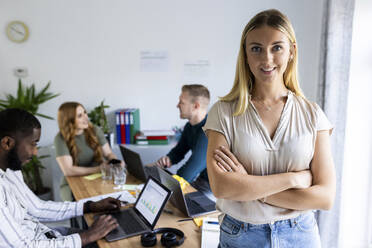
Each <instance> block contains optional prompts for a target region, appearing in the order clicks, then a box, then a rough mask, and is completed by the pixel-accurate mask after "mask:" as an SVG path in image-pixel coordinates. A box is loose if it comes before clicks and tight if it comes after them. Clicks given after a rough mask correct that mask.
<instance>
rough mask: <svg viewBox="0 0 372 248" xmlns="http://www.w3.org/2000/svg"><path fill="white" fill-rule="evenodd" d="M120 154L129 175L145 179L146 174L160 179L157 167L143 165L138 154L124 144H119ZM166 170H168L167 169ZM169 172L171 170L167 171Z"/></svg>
mask: <svg viewBox="0 0 372 248" xmlns="http://www.w3.org/2000/svg"><path fill="white" fill-rule="evenodd" d="M120 151H121V155H122V156H123V159H124V161H125V163H126V165H127V170H128V171H129V173H130V174H131V175H133V176H134V177H136V178H137V179H139V180H141V181H143V182H144V181H146V179H147V177H148V176H152V177H153V178H155V179H157V180H158V181H160V177H159V173H158V169H157V167H156V166H145V165H144V164H143V163H142V160H141V157H140V155H139V154H138V153H137V152H135V151H132V150H130V149H128V148H126V147H124V146H120ZM167 172H168V171H167ZM168 173H170V174H171V172H168Z"/></svg>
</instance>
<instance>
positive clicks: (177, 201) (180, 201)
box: [158, 170, 216, 217]
mask: <svg viewBox="0 0 372 248" xmlns="http://www.w3.org/2000/svg"><path fill="white" fill-rule="evenodd" d="M158 172H159V176H160V181H161V183H162V184H164V186H166V187H167V188H168V189H170V190H172V191H173V194H172V197H171V199H170V202H171V203H172V204H173V205H174V206H175V207H176V208H178V209H179V210H180V211H181V212H182V213H184V214H185V215H186V216H189V217H195V216H199V215H203V214H207V213H211V212H215V211H216V204H215V202H214V201H212V200H210V199H209V198H208V197H206V196H205V195H204V194H202V193H200V192H198V191H196V192H191V193H187V194H183V193H182V189H181V186H180V184H179V182H178V181H177V180H176V179H175V178H173V177H172V176H171V175H169V174H168V173H166V172H165V171H163V170H159V171H158Z"/></svg>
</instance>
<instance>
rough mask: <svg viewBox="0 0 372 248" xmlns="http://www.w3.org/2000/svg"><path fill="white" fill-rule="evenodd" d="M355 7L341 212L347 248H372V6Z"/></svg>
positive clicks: (361, 2) (362, 1) (365, 2)
mask: <svg viewBox="0 0 372 248" xmlns="http://www.w3.org/2000/svg"><path fill="white" fill-rule="evenodd" d="M355 3H356V4H355V13H354V23H353V40H352V51H351V68H350V85H349V98H348V110H347V111H348V117H347V126H346V134H345V135H346V136H345V142H346V143H345V165H344V172H343V195H342V209H341V221H342V222H341V242H340V243H341V246H340V247H343V248H349V247H352V248H355V247H360V248H365V247H372V210H371V207H372V205H371V203H372V169H371V165H372V156H371V154H372V129H371V125H372V111H371V107H372V98H371V92H372V84H371V78H372V70H371V68H372V47H371V41H372V34H371V32H370V30H371V27H370V26H371V23H372V15H371V13H372V2H371V1H370V0H358V1H355ZM368 242H369V243H368Z"/></svg>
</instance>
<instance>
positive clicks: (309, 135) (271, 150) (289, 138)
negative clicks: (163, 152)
mask: <svg viewBox="0 0 372 248" xmlns="http://www.w3.org/2000/svg"><path fill="white" fill-rule="evenodd" d="M235 106H236V102H222V101H218V102H217V103H215V104H214V105H213V107H212V108H211V110H210V111H209V113H208V119H207V122H206V124H205V126H204V127H203V130H204V131H206V130H214V131H217V132H220V133H222V134H223V135H224V136H225V138H226V140H227V143H228V145H229V147H230V150H231V151H232V152H233V153H234V155H235V156H236V157H237V159H238V160H239V161H240V162H241V163H242V164H243V165H244V167H245V169H246V171H247V172H248V174H250V175H259V176H264V175H271V174H278V173H284V172H291V171H301V170H306V169H309V168H310V162H311V160H312V158H313V155H314V149H315V140H316V136H317V131H320V130H330V132H331V130H332V125H331V124H330V122H329V121H328V119H327V117H326V116H325V114H324V112H323V111H322V110H321V109H320V107H319V106H318V105H317V104H316V103H312V102H310V101H308V100H306V99H304V98H302V97H300V96H296V95H295V94H293V93H292V92H291V91H289V93H288V99H287V101H286V103H285V105H284V108H283V111H282V114H281V117H280V120H279V124H278V127H277V129H276V131H275V133H274V136H273V139H271V138H270V134H269V133H268V131H267V129H266V127H265V126H264V124H263V122H262V120H261V118H260V116H259V114H258V112H257V110H256V108H255V107H254V105H253V103H252V102H251V100H250V97H249V105H248V109H247V110H246V112H245V113H243V114H241V115H239V116H233V113H234V111H235ZM217 208H218V209H219V210H220V211H221V212H223V213H226V214H228V215H230V216H232V217H233V218H235V219H238V220H241V221H244V222H248V223H252V224H266V223H270V222H273V221H278V220H283V219H289V218H294V217H297V216H298V215H300V214H301V213H302V212H303V211H298V210H291V209H285V208H281V207H276V206H271V205H269V204H265V203H262V202H261V201H258V200H254V201H245V202H241V201H234V200H226V199H218V200H217Z"/></svg>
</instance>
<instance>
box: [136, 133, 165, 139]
mask: <svg viewBox="0 0 372 248" xmlns="http://www.w3.org/2000/svg"><path fill="white" fill-rule="evenodd" d="M134 137H135V139H136V140H166V139H168V137H167V136H144V135H140V134H137V135H135V136H134Z"/></svg>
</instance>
